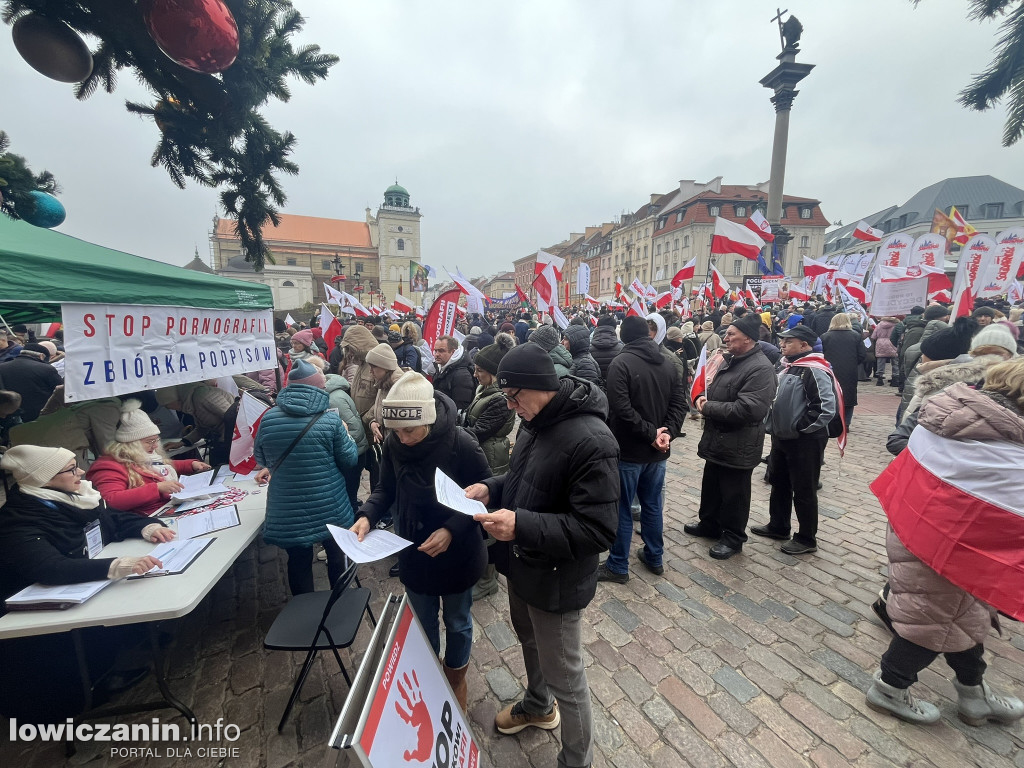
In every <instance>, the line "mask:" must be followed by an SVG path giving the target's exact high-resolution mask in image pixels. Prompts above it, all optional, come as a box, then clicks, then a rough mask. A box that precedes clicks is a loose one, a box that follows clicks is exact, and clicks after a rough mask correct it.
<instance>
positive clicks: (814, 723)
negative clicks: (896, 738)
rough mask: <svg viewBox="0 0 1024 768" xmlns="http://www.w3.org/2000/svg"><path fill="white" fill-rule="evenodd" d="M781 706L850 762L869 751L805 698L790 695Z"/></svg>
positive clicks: (863, 744)
mask: <svg viewBox="0 0 1024 768" xmlns="http://www.w3.org/2000/svg"><path fill="white" fill-rule="evenodd" d="M781 705H782V708H783V709H784V710H786V711H787V712H789V713H790V714H791V715H792V716H793V717H795V718H796V719H797V720H799V721H800V722H801V723H802V724H803V725H805V726H806V727H807V728H809V729H810V730H811V731H813V732H814V733H816V734H817V735H818V737H819V738H821V739H822V740H823V741H825V742H826V743H827V744H830V745H832V746H834V747H835V748H836V749H837V750H838V751H839V753H840V754H842V755H843V757H845V758H847V759H848V760H856V759H857V758H858V757H859V756H860V755H861V753H863V752H864V751H865V750H866V749H867V744H865V743H864V742H863V741H861V740H860V739H858V738H855V737H853V736H851V735H850V734H849V733H848V732H847V731H846V729H845V728H844V727H843V726H842V725H841V724H839V723H837V722H836V721H835V720H834V719H833V718H832V717H831V716H829V715H828V714H826V713H825V712H823V711H822V710H820V709H818V707H816V706H814V705H813V704H811V702H810V701H808V700H807V699H805V698H804V697H803V696H798V695H796V694H792V693H791V694H788V695H787V696H784V697H783V699H782V702H781Z"/></svg>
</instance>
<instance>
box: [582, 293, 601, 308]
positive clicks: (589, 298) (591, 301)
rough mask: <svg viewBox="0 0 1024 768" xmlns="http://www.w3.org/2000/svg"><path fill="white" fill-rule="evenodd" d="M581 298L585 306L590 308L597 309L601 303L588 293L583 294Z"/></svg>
mask: <svg viewBox="0 0 1024 768" xmlns="http://www.w3.org/2000/svg"><path fill="white" fill-rule="evenodd" d="M583 298H584V300H585V301H586V302H587V304H589V305H590V306H592V307H599V306H601V302H599V301H598V300H597V299H595V298H594V297H593V296H591V295H590V294H589V293H585V294H583Z"/></svg>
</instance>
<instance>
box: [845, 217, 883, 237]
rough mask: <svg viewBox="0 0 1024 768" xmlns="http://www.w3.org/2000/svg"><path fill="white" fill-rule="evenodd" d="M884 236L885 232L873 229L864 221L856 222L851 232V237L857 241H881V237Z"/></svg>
mask: <svg viewBox="0 0 1024 768" xmlns="http://www.w3.org/2000/svg"><path fill="white" fill-rule="evenodd" d="M884 234H885V232H883V231H882V230H880V229H875V228H874V227H872V226H869V225H868V223H867V222H866V221H864V220H861V221H858V222H857V226H856V227H855V228H854V230H853V236H854V237H855V238H857V239H858V240H867V241H869V242H874V241H876V240H881V239H882V235H884Z"/></svg>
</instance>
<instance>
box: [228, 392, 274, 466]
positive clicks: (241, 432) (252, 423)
mask: <svg viewBox="0 0 1024 768" xmlns="http://www.w3.org/2000/svg"><path fill="white" fill-rule="evenodd" d="M268 410H270V406H269V405H267V404H266V403H264V402H263V401H262V400H258V399H256V398H255V397H253V396H252V395H250V394H249V393H248V392H243V393H242V398H241V399H240V400H239V401H238V415H237V416H236V417H235V432H234V434H233V435H232V436H231V450H230V452H229V454H228V468H229V469H230V470H231V471H232V472H241V473H243V474H248V473H250V472H252V471H253V470H254V469H256V457H255V455H254V454H255V448H256V432H257V431H258V430H259V428H260V420H261V419H262V418H263V414H264V413H266V412H267V411H268Z"/></svg>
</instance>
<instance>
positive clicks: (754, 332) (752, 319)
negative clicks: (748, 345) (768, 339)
mask: <svg viewBox="0 0 1024 768" xmlns="http://www.w3.org/2000/svg"><path fill="white" fill-rule="evenodd" d="M761 325H762V323H761V316H760V315H755V314H754V313H751V314H749V315H744V316H743V317H740V318H737V319H736V320H733V321H732V327H733V328H735V329H736V330H737V331H739V332H740V333H742V334H743V335H744V336H748V337H750V338H751V339H753V340H754V341H760V340H761Z"/></svg>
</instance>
